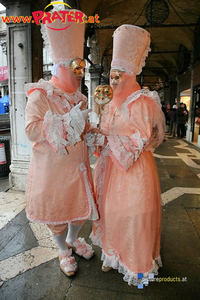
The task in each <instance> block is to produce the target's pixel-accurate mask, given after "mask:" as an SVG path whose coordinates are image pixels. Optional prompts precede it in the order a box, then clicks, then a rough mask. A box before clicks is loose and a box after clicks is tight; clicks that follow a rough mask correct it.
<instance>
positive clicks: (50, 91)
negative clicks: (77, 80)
mask: <svg viewBox="0 0 200 300" xmlns="http://www.w3.org/2000/svg"><path fill="white" fill-rule="evenodd" d="M30 89H33V90H34V89H42V90H45V92H46V93H47V96H48V99H49V100H51V101H52V102H54V103H56V104H57V105H59V106H60V107H62V108H68V109H69V110H70V109H71V108H72V107H73V106H74V105H76V104H77V103H79V102H80V101H84V102H86V101H87V97H86V96H84V95H83V94H82V93H81V92H79V91H76V92H74V93H65V92H64V91H62V90H61V89H59V88H58V87H56V86H55V85H54V84H53V83H52V82H50V81H45V80H44V79H42V78H41V79H40V80H39V81H38V82H35V83H27V84H25V86H24V90H25V92H26V94H27V92H28V90H30Z"/></svg>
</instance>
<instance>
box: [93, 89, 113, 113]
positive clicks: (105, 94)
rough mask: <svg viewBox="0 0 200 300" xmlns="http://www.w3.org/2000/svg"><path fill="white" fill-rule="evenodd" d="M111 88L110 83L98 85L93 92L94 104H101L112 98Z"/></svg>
mask: <svg viewBox="0 0 200 300" xmlns="http://www.w3.org/2000/svg"><path fill="white" fill-rule="evenodd" d="M112 97H113V90H112V88H111V86H110V85H99V86H98V87H97V88H96V89H95V92H94V101H95V103H96V104H98V105H100V106H102V108H103V106H104V105H105V104H107V103H108V102H110V101H111V100H112Z"/></svg>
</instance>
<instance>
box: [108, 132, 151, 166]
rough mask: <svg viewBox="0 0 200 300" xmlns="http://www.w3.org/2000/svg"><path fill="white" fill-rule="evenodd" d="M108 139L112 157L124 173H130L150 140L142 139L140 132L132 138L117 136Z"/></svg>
mask: <svg viewBox="0 0 200 300" xmlns="http://www.w3.org/2000/svg"><path fill="white" fill-rule="evenodd" d="M107 139H108V144H109V147H110V150H111V152H110V157H111V159H112V161H113V162H114V163H115V164H116V166H117V167H118V168H119V169H120V170H122V171H128V169H129V168H130V167H131V166H132V165H133V162H135V161H136V160H137V159H138V157H139V155H140V153H141V152H142V151H143V149H144V147H145V146H146V145H147V144H148V139H143V138H141V137H140V133H139V132H135V133H134V134H133V135H132V136H131V137H130V138H129V137H128V136H124V135H120V136H116V135H115V136H108V137H107Z"/></svg>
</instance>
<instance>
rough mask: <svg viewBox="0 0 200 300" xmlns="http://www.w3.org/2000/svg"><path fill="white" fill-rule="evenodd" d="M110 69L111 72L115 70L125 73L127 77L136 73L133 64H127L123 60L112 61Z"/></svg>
mask: <svg viewBox="0 0 200 300" xmlns="http://www.w3.org/2000/svg"><path fill="white" fill-rule="evenodd" d="M111 69H112V70H115V69H117V70H120V71H122V72H126V73H128V74H129V75H133V74H136V71H137V67H136V66H134V64H132V63H131V62H128V61H126V60H123V59H115V60H113V61H112V64H111Z"/></svg>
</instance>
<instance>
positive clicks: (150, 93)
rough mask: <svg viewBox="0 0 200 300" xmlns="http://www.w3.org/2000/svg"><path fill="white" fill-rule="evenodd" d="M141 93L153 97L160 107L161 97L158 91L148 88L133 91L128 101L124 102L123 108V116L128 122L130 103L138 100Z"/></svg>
mask: <svg viewBox="0 0 200 300" xmlns="http://www.w3.org/2000/svg"><path fill="white" fill-rule="evenodd" d="M141 95H144V96H147V97H150V98H152V99H153V100H154V101H155V102H156V103H157V104H158V105H159V106H160V107H161V103H160V97H159V96H158V93H157V92H156V91H149V90H147V89H141V90H138V91H136V92H134V93H132V94H131V95H130V96H128V98H127V99H126V101H125V102H124V103H123V104H122V106H121V110H122V117H123V119H124V121H125V122H126V123H128V122H129V110H128V105H129V104H130V103H132V102H133V101H135V100H137V99H138V98H139V97H140V96H141Z"/></svg>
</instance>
